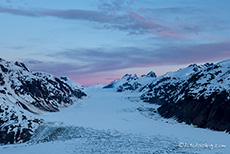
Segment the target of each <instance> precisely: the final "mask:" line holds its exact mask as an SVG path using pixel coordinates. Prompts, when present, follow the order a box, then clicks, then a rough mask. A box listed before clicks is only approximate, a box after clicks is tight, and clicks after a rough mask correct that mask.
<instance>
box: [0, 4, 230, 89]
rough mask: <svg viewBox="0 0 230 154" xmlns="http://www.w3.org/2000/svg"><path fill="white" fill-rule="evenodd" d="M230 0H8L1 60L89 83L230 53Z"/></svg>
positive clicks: (2, 10) (0, 25) (2, 8)
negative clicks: (21, 63) (17, 62)
mask: <svg viewBox="0 0 230 154" xmlns="http://www.w3.org/2000/svg"><path fill="white" fill-rule="evenodd" d="M229 36H230V1H229V0H219V1H217V0H190V1H188V0H84V1H76V0H39V1H34V0H1V1H0V57H1V58H3V59H5V60H9V61H21V62H23V63H25V64H26V65H27V66H28V68H29V69H30V70H32V71H42V72H47V73H51V74H53V75H55V76H67V77H69V78H71V79H72V80H74V81H77V82H79V83H81V84H83V85H85V86H89V85H92V84H99V83H100V84H108V83H109V82H111V81H112V80H114V79H117V78H120V77H122V76H123V75H124V74H127V73H128V74H129V73H136V74H138V75H142V74H147V73H148V72H150V71H154V72H156V74H157V75H163V74H164V73H166V72H168V71H175V70H178V69H179V68H182V67H186V66H188V65H189V64H193V63H197V64H203V63H206V62H214V63H215V62H218V61H222V60H225V59H229V58H230V37H229Z"/></svg>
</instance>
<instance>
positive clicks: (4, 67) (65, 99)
mask: <svg viewBox="0 0 230 154" xmlns="http://www.w3.org/2000/svg"><path fill="white" fill-rule="evenodd" d="M76 85H77V84H76ZM78 85H79V84H78ZM83 96H86V94H85V93H84V92H83V91H82V87H78V86H73V85H71V84H69V83H68V82H66V81H65V80H61V79H59V78H57V77H55V76H52V75H50V74H47V73H39V72H35V73H34V72H31V71H30V70H29V69H28V68H27V67H26V66H25V64H23V63H21V62H14V63H13V62H8V61H5V60H3V59H0V144H8V143H10V144H13V143H22V142H26V141H28V140H29V139H30V137H31V136H32V135H33V133H34V130H35V129H36V128H37V127H38V126H39V125H40V124H41V123H42V122H43V120H42V119H41V118H40V117H39V115H40V114H42V113H43V112H56V111H59V109H60V108H63V107H67V106H69V105H71V104H73V103H74V102H75V101H76V99H80V98H82V97H83Z"/></svg>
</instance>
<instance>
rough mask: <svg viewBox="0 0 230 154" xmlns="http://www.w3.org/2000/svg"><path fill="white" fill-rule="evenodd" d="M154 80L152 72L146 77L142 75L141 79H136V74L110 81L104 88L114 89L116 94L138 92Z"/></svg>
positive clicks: (154, 75)
mask: <svg viewBox="0 0 230 154" xmlns="http://www.w3.org/2000/svg"><path fill="white" fill-rule="evenodd" d="M155 78H156V74H155V73H154V72H149V73H148V74H147V75H142V76H141V77H137V75H136V74H126V75H124V76H123V77H122V78H121V79H117V80H114V81H112V82H111V83H110V84H109V85H107V86H105V87H104V88H115V89H116V90H117V92H122V91H126V90H129V91H135V90H139V89H140V88H141V87H143V85H146V84H147V83H150V82H151V81H153V80H154V79H155Z"/></svg>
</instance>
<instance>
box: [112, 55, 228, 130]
mask: <svg viewBox="0 0 230 154" xmlns="http://www.w3.org/2000/svg"><path fill="white" fill-rule="evenodd" d="M143 77H144V76H143ZM120 80H121V79H120ZM126 83H127V82H126ZM137 84H140V83H139V82H136V83H135V84H133V85H131V86H130V87H132V86H134V85H137ZM115 88H116V87H115ZM135 91H136V92H141V93H142V96H141V99H142V100H143V101H145V102H149V103H155V104H159V105H161V107H159V109H158V112H159V114H160V115H161V116H163V117H165V118H171V117H174V118H176V119H177V120H178V121H180V122H182V121H183V122H186V123H187V124H193V125H196V126H198V127H201V128H210V129H213V130H218V131H224V130H226V131H228V132H230V60H226V61H222V62H220V63H217V64H212V63H207V64H204V65H201V66H199V65H196V64H192V65H189V66H188V67H187V68H184V69H180V70H178V71H176V72H169V73H166V74H165V75H163V76H160V77H155V78H153V79H152V80H150V82H146V83H145V84H140V86H139V87H138V88H136V89H135Z"/></svg>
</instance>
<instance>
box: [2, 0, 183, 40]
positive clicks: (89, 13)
mask: <svg viewBox="0 0 230 154" xmlns="http://www.w3.org/2000/svg"><path fill="white" fill-rule="evenodd" d="M99 8H100V10H97V11H93V10H80V9H72V10H55V9H18V8H6V7H2V6H0V12H2V13H9V14H13V15H21V16H29V17H46V16H49V17H56V18H61V19H68V20H86V21H90V22H95V23H98V24H99V26H101V27H102V28H105V29H116V30H120V31H125V32H128V33H129V34H154V35H157V36H165V37H171V38H178V39H184V38H183V37H182V36H180V35H179V34H176V32H175V31H174V30H173V29H171V28H169V27H167V26H164V25H162V24H160V23H156V22H155V19H154V18H152V17H150V16H148V15H142V14H139V13H138V11H135V10H133V9H131V8H127V7H124V6H121V5H120V4H119V3H117V2H115V1H114V2H113V3H112V4H110V5H109V4H108V3H102V4H100V6H99Z"/></svg>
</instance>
